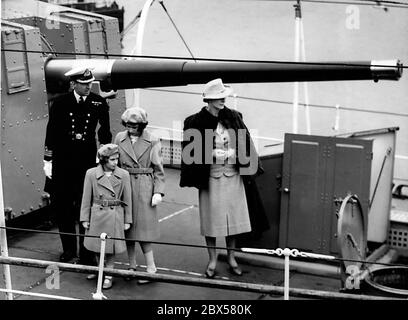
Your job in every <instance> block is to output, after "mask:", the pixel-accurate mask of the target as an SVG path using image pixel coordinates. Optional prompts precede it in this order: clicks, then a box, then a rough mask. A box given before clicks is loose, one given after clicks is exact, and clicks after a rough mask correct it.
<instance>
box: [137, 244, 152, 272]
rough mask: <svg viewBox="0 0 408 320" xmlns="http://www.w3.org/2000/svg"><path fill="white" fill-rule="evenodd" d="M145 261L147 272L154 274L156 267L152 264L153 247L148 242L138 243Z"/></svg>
mask: <svg viewBox="0 0 408 320" xmlns="http://www.w3.org/2000/svg"><path fill="white" fill-rule="evenodd" d="M139 243H140V247H141V248H142V251H143V254H144V256H145V260H146V269H147V272H150V273H155V272H156V265H155V263H154V256H153V246H152V244H151V243H150V242H139Z"/></svg>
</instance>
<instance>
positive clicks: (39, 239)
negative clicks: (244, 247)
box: [0, 168, 340, 300]
mask: <svg viewBox="0 0 408 320" xmlns="http://www.w3.org/2000/svg"><path fill="white" fill-rule="evenodd" d="M166 174H167V175H166V196H165V198H164V201H163V202H162V204H161V205H160V225H161V238H160V242H168V243H174V244H192V245H204V244H205V242H204V238H203V237H202V236H201V235H200V233H199V216H198V207H197V201H198V198H197V191H196V190H195V189H192V188H183V189H181V188H179V187H178V181H179V170H177V169H172V168H166ZM49 230H51V231H57V229H56V228H51V229H49ZM217 246H219V247H224V246H225V243H224V241H223V240H222V239H218V242H217ZM8 247H9V249H8V250H9V256H11V257H21V258H33V259H40V260H47V261H58V258H59V255H60V253H61V245H60V240H59V236H58V235H57V234H45V233H31V232H9V235H8ZM222 251H223V250H219V263H218V265H217V276H216V277H215V280H217V279H218V280H220V279H224V280H234V281H240V282H248V283H258V284H268V285H275V286H283V282H284V273H283V270H282V268H278V267H277V269H275V268H271V267H270V266H271V264H269V263H268V258H269V257H265V256H263V257H259V255H258V256H257V257H254V256H253V257H254V261H257V262H256V263H248V261H250V260H251V259H246V258H245V257H244V256H243V255H239V256H238V259H239V260H240V262H241V263H242V267H243V270H244V274H243V276H242V277H237V276H233V275H231V274H230V273H229V272H228V267H227V264H226V262H225V259H224V258H225V254H223V252H222ZM154 253H155V260H156V265H157V267H158V272H159V273H164V274H172V275H181V276H183V275H185V276H191V277H198V278H205V276H204V274H203V272H204V270H205V266H206V264H207V261H208V260H207V250H206V249H205V248H197V247H186V246H177V245H164V244H155V249H154ZM240 257H241V259H240ZM274 259H278V258H274ZM138 263H140V264H141V265H144V263H145V262H144V258H143V255H142V252H141V250H140V249H138ZM115 268H118V269H126V268H127V256H126V253H123V254H120V255H119V256H118V259H117V261H116V265H115ZM331 268H335V267H334V266H331ZM139 270H140V271H145V269H144V267H143V266H141V267H140V268H139ZM298 270H299V269H298ZM1 272H3V268H1ZM49 275H50V274H49V273H46V271H45V269H43V268H33V267H23V266H14V265H13V266H11V278H12V287H13V289H14V290H24V291H29V292H35V293H43V294H53V295H58V296H65V297H74V298H78V299H92V293H94V292H95V291H96V281H88V280H86V279H85V278H86V275H85V274H83V273H75V272H69V271H61V273H60V287H59V289H58V290H55V289H54V290H50V289H47V286H46V282H47V281H46V279H47V277H49ZM2 287H3V288H4V286H2ZM290 287H291V288H304V289H315V290H324V291H332V292H338V290H339V288H340V280H339V278H338V277H336V276H334V275H333V276H330V272H328V276H321V275H311V274H304V273H299V272H295V271H291V274H290ZM104 294H105V295H106V296H107V297H108V298H109V299H113V300H144V299H146V300H160V299H162V300H168V299H172V300H173V299H174V300H218V299H222V300H224V299H232V300H241V299H249V300H257V299H283V297H282V296H280V295H265V294H261V293H254V292H243V291H237V290H226V289H215V288H208V287H199V286H189V285H180V284H172V283H166V282H153V283H150V284H146V285H140V284H137V281H136V280H133V281H130V282H128V281H125V280H124V279H122V278H116V279H114V285H113V287H112V288H111V289H109V290H106V291H104ZM0 297H1V298H0V299H4V294H2V295H0ZM14 299H28V300H31V299H35V300H37V299H42V298H39V297H32V296H26V295H18V294H16V295H15V297H14Z"/></svg>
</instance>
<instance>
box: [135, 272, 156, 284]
mask: <svg viewBox="0 0 408 320" xmlns="http://www.w3.org/2000/svg"><path fill="white" fill-rule="evenodd" d="M156 271H157V269H156V268H154V269H149V268H147V273H151V274H154V273H156ZM150 282H152V281H151V280H147V279H139V280H137V283H138V284H146V283H150Z"/></svg>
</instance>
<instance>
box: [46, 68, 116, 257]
mask: <svg viewBox="0 0 408 320" xmlns="http://www.w3.org/2000/svg"><path fill="white" fill-rule="evenodd" d="M65 76H68V77H70V81H71V87H73V90H72V91H71V92H68V93H65V94H63V95H61V96H59V97H57V98H56V99H55V100H54V102H53V103H52V104H51V107H50V111H49V120H48V124H47V131H46V137H45V153H44V172H45V175H46V176H47V177H48V178H49V179H51V180H50V181H51V192H50V193H51V203H52V206H53V210H54V216H55V217H56V222H57V225H58V228H59V231H60V232H62V233H76V224H77V223H78V221H79V215H80V207H81V199H82V192H83V185H84V178H85V173H86V171H87V170H88V169H89V168H92V167H95V165H96V151H97V141H96V136H97V138H98V140H99V143H100V144H101V145H103V144H107V143H110V142H111V140H112V133H111V130H110V125H109V106H108V104H107V102H106V100H105V99H104V98H102V97H101V96H99V95H97V94H95V93H93V92H91V85H92V81H94V80H95V78H94V76H93V75H92V71H91V70H90V69H88V68H74V69H72V70H70V71H68V72H67V73H65ZM98 125H99V129H98V130H96V129H97V126H98ZM112 196H115V195H112ZM78 226H79V233H80V234H84V228H83V226H82V225H81V224H80V223H78ZM60 237H61V242H62V248H63V253H62V255H61V256H60V261H62V262H68V261H72V260H74V259H75V258H76V257H77V256H78V254H79V263H81V264H93V263H94V261H93V259H94V258H93V257H94V256H93V255H92V254H91V253H90V252H89V251H88V250H87V249H86V248H85V247H84V245H83V243H84V238H83V237H79V252H77V249H78V246H77V238H76V237H75V236H71V235H64V234H61V235H60Z"/></svg>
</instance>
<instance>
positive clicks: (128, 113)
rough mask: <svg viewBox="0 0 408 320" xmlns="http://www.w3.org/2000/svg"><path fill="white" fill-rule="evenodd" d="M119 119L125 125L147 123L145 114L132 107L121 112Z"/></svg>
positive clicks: (139, 109)
mask: <svg viewBox="0 0 408 320" xmlns="http://www.w3.org/2000/svg"><path fill="white" fill-rule="evenodd" d="M121 119H122V121H123V122H125V123H128V122H130V123H147V112H146V110H144V109H142V108H140V107H132V108H129V109H126V110H125V112H123V114H122V117H121Z"/></svg>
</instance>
